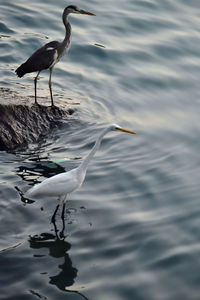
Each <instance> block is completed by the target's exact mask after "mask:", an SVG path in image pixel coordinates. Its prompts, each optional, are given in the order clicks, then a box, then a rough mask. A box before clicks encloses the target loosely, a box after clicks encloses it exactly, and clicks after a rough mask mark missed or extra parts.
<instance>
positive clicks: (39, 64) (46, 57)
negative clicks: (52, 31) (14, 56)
mask: <svg viewBox="0 0 200 300" xmlns="http://www.w3.org/2000/svg"><path fill="white" fill-rule="evenodd" d="M59 45H60V43H59V42H56V41H53V42H50V43H47V44H46V45H44V46H43V47H41V48H39V49H38V50H37V51H35V52H34V53H33V54H32V55H31V56H30V57H29V59H27V61H26V62H25V63H24V64H22V65H21V66H20V67H19V68H18V69H17V70H16V73H17V75H18V76H19V77H22V76H23V75H24V74H26V73H31V72H38V71H42V70H44V69H48V68H49V67H50V66H51V65H52V64H53V62H54V61H55V60H56V59H57V56H58V54H57V48H58V47H59Z"/></svg>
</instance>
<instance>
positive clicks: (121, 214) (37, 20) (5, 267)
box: [0, 0, 200, 300]
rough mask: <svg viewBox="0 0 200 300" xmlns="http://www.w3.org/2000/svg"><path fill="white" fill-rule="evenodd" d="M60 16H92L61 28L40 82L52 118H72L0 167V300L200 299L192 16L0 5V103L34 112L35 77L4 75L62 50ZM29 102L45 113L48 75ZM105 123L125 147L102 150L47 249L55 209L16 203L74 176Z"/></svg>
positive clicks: (198, 71) (150, 5)
mask: <svg viewBox="0 0 200 300" xmlns="http://www.w3.org/2000/svg"><path fill="white" fill-rule="evenodd" d="M69 4H76V5H78V6H79V7H81V8H82V9H85V10H88V11H91V12H93V13H95V14H96V15H97V16H96V17H90V16H83V15H73V16H72V15H71V16H70V22H71V25H72V30H73V32H72V44H71V49H70V51H69V53H68V54H67V55H66V56H65V57H64V58H63V59H62V61H61V62H60V63H59V64H58V65H57V66H56V67H55V70H54V73H53V93H54V101H55V104H57V105H59V106H60V107H71V108H73V109H74V110H75V113H74V114H73V115H71V116H70V118H69V119H66V120H63V125H62V127H61V128H60V129H59V130H54V131H53V132H52V133H51V134H50V135H49V136H48V137H47V138H46V140H45V141H43V142H42V143H40V145H30V146H29V147H28V148H27V149H26V151H23V152H20V151H18V152H17V153H6V152H1V153H0V164H1V168H0V183H1V188H0V199H1V201H0V212H1V213H0V236H1V239H0V299H9V300H23V299H25V300H29V299H30V300H34V299H48V300H49V299H52V300H55V299H59V300H62V299H70V300H78V299H89V300H124V299H125V300H133V299H134V300H178V299H181V300H196V299H200V197H199V194H200V184H199V183H200V155H199V149H200V138H199V136H200V122H199V115H200V2H199V0H190V1H186V0H173V1H172V0H162V1H158V0H134V1H133V0H125V1H123V2H122V1H119V0H115V1H114V0H111V1H105V0H104V1H97V0H94V1H84V2H83V1H80V0H77V1H76V3H74V2H71V3H66V2H64V1H53V0H49V1H39V0H36V1H32V2H31V3H30V1H28V0H18V1H11V0H1V1H0V18H1V21H0V45H1V47H0V93H1V97H3V96H4V95H5V92H6V93H7V94H8V97H9V96H10V97H11V96H12V97H16V99H20V101H22V103H26V102H34V97H33V92H34V91H33V76H34V74H28V75H26V76H25V77H23V78H21V79H19V78H17V77H16V75H15V73H14V70H15V69H16V68H17V67H18V66H19V65H20V64H21V63H22V62H24V61H25V60H26V59H27V58H28V57H29V56H30V55H31V54H32V52H33V51H35V50H36V49H37V48H39V47H40V46H42V45H43V44H45V43H46V42H48V41H51V40H60V41H61V40H62V39H63V37H64V27H63V24H62V21H61V14H62V11H63V9H64V7H65V6H67V5H69ZM38 102H39V103H41V104H44V105H49V104H50V98H49V90H48V71H45V72H42V73H41V77H40V80H39V83H38ZM110 123H117V124H119V125H121V126H123V127H126V128H129V129H132V130H134V131H136V132H137V133H138V135H137V136H131V135H128V134H123V133H117V132H113V133H110V134H108V135H107V136H106V137H105V139H104V140H103V142H102V145H101V148H100V150H99V151H98V153H97V154H96V156H95V159H94V160H93V161H92V162H91V164H90V166H89V169H88V173H87V176H86V180H85V182H84V184H83V186H82V188H81V189H80V190H79V191H78V192H76V193H74V194H72V195H71V197H70V199H69V200H68V202H67V211H66V228H65V238H64V239H56V237H55V228H54V226H53V224H51V223H50V219H51V216H52V214H53V211H54V209H55V207H56V204H57V202H56V199H55V198H52V199H50V198H44V199H39V200H37V201H28V202H26V201H24V199H23V197H21V193H20V191H23V192H25V191H26V190H27V189H28V188H30V186H32V185H33V184H34V183H36V182H40V181H41V180H43V179H44V178H46V177H49V176H52V175H54V174H57V173H60V172H63V171H65V170H69V169H71V168H74V167H76V166H78V164H79V163H80V162H81V161H82V159H83V158H84V157H85V155H86V154H87V153H88V151H89V150H90V149H91V147H92V145H93V142H94V141H95V139H96V137H97V135H98V134H99V132H100V131H101V130H102V129H103V128H104V127H105V126H107V124H110ZM62 158H66V161H65V162H63V163H61V164H59V165H55V164H51V162H52V161H55V160H59V159H62ZM56 225H57V228H58V230H59V231H60V230H61V228H62V224H61V222H60V218H59V215H58V217H57V223H56Z"/></svg>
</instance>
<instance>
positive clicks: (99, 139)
mask: <svg viewBox="0 0 200 300" xmlns="http://www.w3.org/2000/svg"><path fill="white" fill-rule="evenodd" d="M109 131H110V128H109V127H108V128H105V129H104V130H103V131H102V132H101V134H100V135H99V137H98V139H97V140H96V142H95V144H94V146H93V148H92V150H91V151H90V153H89V154H88V155H87V156H86V158H85V159H84V160H83V162H82V163H81V164H80V166H79V168H80V169H81V170H82V171H83V172H85V171H86V170H87V167H88V164H89V162H90V160H91V159H92V158H93V156H94V155H95V153H96V152H97V150H98V149H99V147H100V144H101V141H102V139H103V137H104V135H105V134H106V133H107V132H109Z"/></svg>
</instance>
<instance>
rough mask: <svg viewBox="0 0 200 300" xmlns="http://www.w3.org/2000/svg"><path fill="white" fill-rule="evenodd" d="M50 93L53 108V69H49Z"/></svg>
mask: <svg viewBox="0 0 200 300" xmlns="http://www.w3.org/2000/svg"><path fill="white" fill-rule="evenodd" d="M49 72H50V74H49V91H50V96H51V106H54V103H53V94H52V88H51V77H52V72H53V67H52V68H50V69H49Z"/></svg>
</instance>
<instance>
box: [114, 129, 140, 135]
mask: <svg viewBox="0 0 200 300" xmlns="http://www.w3.org/2000/svg"><path fill="white" fill-rule="evenodd" d="M118 129H119V130H121V131H123V132H128V133H131V134H137V133H136V132H134V131H132V130H128V129H125V128H118Z"/></svg>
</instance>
